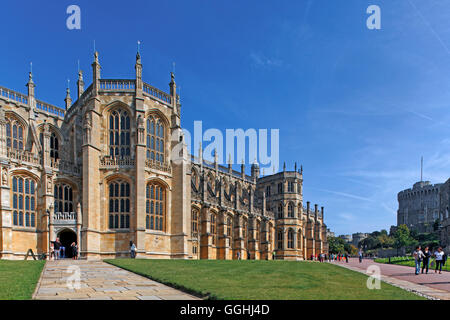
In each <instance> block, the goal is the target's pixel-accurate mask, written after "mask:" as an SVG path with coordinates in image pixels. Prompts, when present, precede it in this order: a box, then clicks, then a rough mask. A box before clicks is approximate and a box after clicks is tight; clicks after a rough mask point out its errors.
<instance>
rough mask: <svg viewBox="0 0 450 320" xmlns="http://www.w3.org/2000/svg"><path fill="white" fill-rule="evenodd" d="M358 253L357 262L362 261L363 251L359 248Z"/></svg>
mask: <svg viewBox="0 0 450 320" xmlns="http://www.w3.org/2000/svg"><path fill="white" fill-rule="evenodd" d="M358 255H359V263H362V259H363V252H362V250H359V253H358Z"/></svg>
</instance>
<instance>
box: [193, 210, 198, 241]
mask: <svg viewBox="0 0 450 320" xmlns="http://www.w3.org/2000/svg"><path fill="white" fill-rule="evenodd" d="M192 235H193V236H198V210H197V209H192Z"/></svg>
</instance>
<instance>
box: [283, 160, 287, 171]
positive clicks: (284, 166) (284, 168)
mask: <svg viewBox="0 0 450 320" xmlns="http://www.w3.org/2000/svg"><path fill="white" fill-rule="evenodd" d="M283 171H286V162H283Z"/></svg>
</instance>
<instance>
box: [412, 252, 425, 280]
mask: <svg viewBox="0 0 450 320" xmlns="http://www.w3.org/2000/svg"><path fill="white" fill-rule="evenodd" d="M420 249H421V248H420V246H417V248H416V250H414V252H413V257H414V262H415V264H416V275H418V274H419V273H420V263H421V262H422V258H423V252H422V250H420Z"/></svg>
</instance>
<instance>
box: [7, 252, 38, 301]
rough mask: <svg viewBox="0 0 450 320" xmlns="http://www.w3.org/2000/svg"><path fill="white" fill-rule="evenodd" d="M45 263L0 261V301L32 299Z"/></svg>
mask: <svg viewBox="0 0 450 320" xmlns="http://www.w3.org/2000/svg"><path fill="white" fill-rule="evenodd" d="M44 264H45V261H8V260H0V300H27V299H31V296H32V295H33V292H34V289H35V288H36V284H37V283H38V281H39V277H40V276H41V272H42V269H43V267H44Z"/></svg>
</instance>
